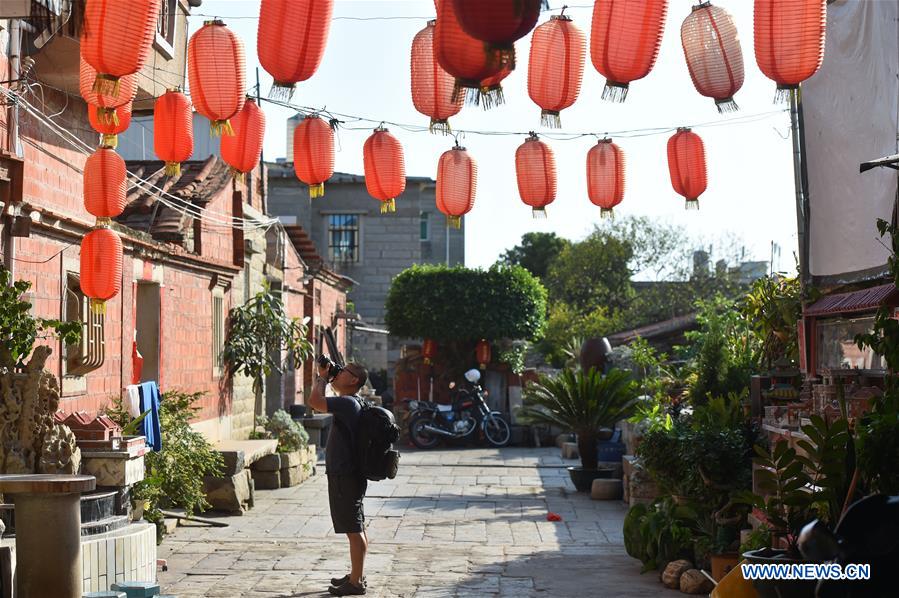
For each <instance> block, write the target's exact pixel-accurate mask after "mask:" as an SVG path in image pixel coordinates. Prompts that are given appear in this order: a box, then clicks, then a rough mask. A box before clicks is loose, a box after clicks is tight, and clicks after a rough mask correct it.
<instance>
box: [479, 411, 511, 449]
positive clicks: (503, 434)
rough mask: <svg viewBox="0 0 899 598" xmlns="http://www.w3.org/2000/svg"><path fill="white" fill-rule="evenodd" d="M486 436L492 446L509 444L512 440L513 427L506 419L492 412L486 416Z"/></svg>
mask: <svg viewBox="0 0 899 598" xmlns="http://www.w3.org/2000/svg"><path fill="white" fill-rule="evenodd" d="M484 437H485V438H487V442H489V443H490V444H491V445H492V446H495V447H498V448H500V447H504V446H509V443H510V442H512V428H511V427H510V426H509V422H507V421H506V420H505V419H503V418H502V417H500V416H499V415H494V414H492V413H491V414H490V415H488V416H487V417H485V418H484Z"/></svg>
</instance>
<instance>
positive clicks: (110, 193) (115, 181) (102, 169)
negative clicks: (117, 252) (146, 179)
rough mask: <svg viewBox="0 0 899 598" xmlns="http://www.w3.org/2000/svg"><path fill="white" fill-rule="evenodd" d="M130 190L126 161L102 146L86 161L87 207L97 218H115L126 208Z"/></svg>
mask: <svg viewBox="0 0 899 598" xmlns="http://www.w3.org/2000/svg"><path fill="white" fill-rule="evenodd" d="M127 191H128V183H127V171H126V170H125V161H124V160H123V159H122V157H121V156H120V155H118V154H117V153H116V152H115V150H113V149H110V148H108V147H101V148H100V149H98V150H97V151H95V152H94V153H93V154H91V155H90V156H88V158H87V160H86V161H85V163H84V207H85V208H86V209H87V211H88V212H90V214H91V215H92V216H94V217H95V218H115V217H116V216H118V215H119V214H121V213H122V212H123V211H124V210H125V205H126V202H125V196H126V193H127Z"/></svg>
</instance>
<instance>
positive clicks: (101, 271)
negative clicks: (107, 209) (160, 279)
mask: <svg viewBox="0 0 899 598" xmlns="http://www.w3.org/2000/svg"><path fill="white" fill-rule="evenodd" d="M121 290H122V240H121V239H120V238H119V236H118V235H117V234H116V233H115V232H113V231H112V230H110V229H108V228H105V227H104V228H95V229H94V230H92V231H91V232H89V233H87V234H86V235H85V236H84V239H82V240H81V292H82V293H84V295H85V296H86V297H88V298H90V300H91V307H92V309H93V310H94V312H95V313H102V312H105V310H106V302H107V301H109V300H110V299H112V298H113V297H115V296H116V295H118V294H119V292H120V291H121Z"/></svg>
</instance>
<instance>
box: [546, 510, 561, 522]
mask: <svg viewBox="0 0 899 598" xmlns="http://www.w3.org/2000/svg"><path fill="white" fill-rule="evenodd" d="M546 520H547V521H562V516H561V515H559V514H558V513H553V512H552V511H550V512H549V513H547V514H546Z"/></svg>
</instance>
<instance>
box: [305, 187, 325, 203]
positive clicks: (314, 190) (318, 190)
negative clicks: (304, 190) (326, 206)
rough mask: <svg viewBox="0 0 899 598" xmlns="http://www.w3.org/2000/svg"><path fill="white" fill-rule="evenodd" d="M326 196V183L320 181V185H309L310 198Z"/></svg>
mask: <svg viewBox="0 0 899 598" xmlns="http://www.w3.org/2000/svg"><path fill="white" fill-rule="evenodd" d="M324 196H325V184H324V183H319V184H318V185H309V198H310V199H315V198H317V197H324Z"/></svg>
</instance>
